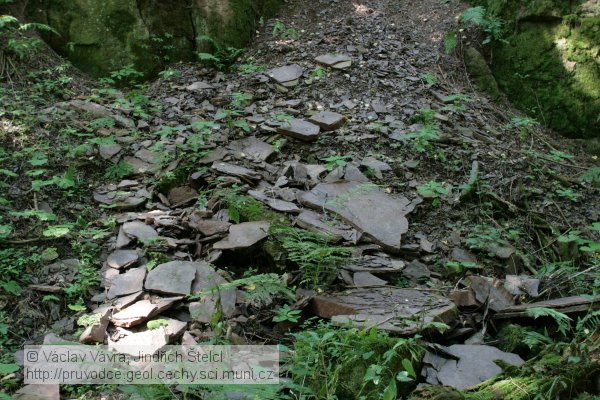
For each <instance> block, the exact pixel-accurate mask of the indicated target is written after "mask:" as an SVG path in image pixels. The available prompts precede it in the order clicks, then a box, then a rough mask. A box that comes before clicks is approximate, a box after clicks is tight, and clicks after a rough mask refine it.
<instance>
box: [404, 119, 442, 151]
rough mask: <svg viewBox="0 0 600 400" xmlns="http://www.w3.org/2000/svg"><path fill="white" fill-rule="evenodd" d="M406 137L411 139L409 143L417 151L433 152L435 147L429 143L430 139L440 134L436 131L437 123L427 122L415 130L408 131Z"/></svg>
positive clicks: (438, 136)
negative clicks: (427, 123)
mask: <svg viewBox="0 0 600 400" xmlns="http://www.w3.org/2000/svg"><path fill="white" fill-rule="evenodd" d="M406 137H407V138H408V139H410V140H411V143H412V145H413V147H414V148H415V150H416V151H417V152H419V153H425V152H430V153H434V152H435V147H434V146H433V145H432V144H431V141H433V140H437V139H439V138H440V135H439V133H438V127H437V125H435V124H429V125H425V126H423V127H422V128H421V129H419V130H418V131H416V132H410V133H408V134H407V135H406Z"/></svg>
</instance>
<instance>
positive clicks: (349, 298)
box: [310, 287, 457, 335]
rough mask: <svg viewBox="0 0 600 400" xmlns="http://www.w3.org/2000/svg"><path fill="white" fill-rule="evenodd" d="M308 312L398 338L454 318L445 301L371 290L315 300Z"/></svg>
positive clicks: (411, 291)
mask: <svg viewBox="0 0 600 400" xmlns="http://www.w3.org/2000/svg"><path fill="white" fill-rule="evenodd" d="M310 310H311V311H312V312H313V313H314V314H315V315H318V316H319V317H322V318H331V321H332V322H333V323H334V324H335V325H344V324H347V323H348V322H350V321H352V322H353V324H355V325H360V326H361V327H364V328H366V329H368V328H370V327H373V326H377V328H378V329H382V330H385V331H389V332H393V333H396V334H400V335H414V334H415V333H418V332H419V331H420V330H421V329H422V326H423V325H424V324H426V323H428V322H432V321H439V322H444V323H449V322H451V321H452V320H453V319H454V318H455V316H456V315H457V308H456V306H455V305H454V303H453V302H452V301H450V300H448V299H446V298H443V297H439V296H436V295H433V294H429V293H425V292H421V291H418V290H414V289H399V288H391V287H380V288H377V287H371V288H365V289H350V290H346V291H344V292H339V293H331V294H327V295H322V296H316V297H314V298H313V299H312V300H311V304H310Z"/></svg>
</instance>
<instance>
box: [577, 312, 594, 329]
mask: <svg viewBox="0 0 600 400" xmlns="http://www.w3.org/2000/svg"><path fill="white" fill-rule="evenodd" d="M599 326H600V310H593V311H590V312H588V313H587V314H586V315H585V316H584V317H583V318H579V319H578V320H577V325H576V327H575V330H576V331H577V332H578V333H583V332H584V331H585V330H589V331H592V332H593V331H595V330H596V329H598V327H599Z"/></svg>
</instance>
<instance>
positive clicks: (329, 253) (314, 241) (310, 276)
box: [269, 224, 353, 289]
mask: <svg viewBox="0 0 600 400" xmlns="http://www.w3.org/2000/svg"><path fill="white" fill-rule="evenodd" d="M269 233H270V234H271V236H272V237H273V238H275V239H276V240H277V241H279V242H280V243H281V245H282V246H283V248H284V249H285V250H286V251H287V253H288V254H287V255H288V259H289V260H290V261H293V262H295V263H296V264H298V266H299V267H300V271H301V272H302V275H303V277H302V283H304V284H307V285H308V286H309V287H310V288H312V289H316V288H319V287H322V286H327V285H329V284H331V283H332V282H333V280H334V279H335V277H336V276H337V273H338V269H337V267H338V266H339V265H340V264H343V263H344V262H347V261H348V260H349V259H350V257H351V256H352V254H353V253H352V250H351V249H349V248H347V247H340V246H332V245H331V238H330V237H328V236H326V235H322V234H318V233H314V232H309V231H306V230H303V229H297V228H292V227H289V226H285V225H279V224H275V225H272V226H271V229H270V230H269Z"/></svg>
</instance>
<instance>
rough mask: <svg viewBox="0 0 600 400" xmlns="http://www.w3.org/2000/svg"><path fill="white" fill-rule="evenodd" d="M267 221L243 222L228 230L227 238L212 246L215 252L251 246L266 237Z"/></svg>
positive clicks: (268, 225) (268, 223) (268, 224)
mask: <svg viewBox="0 0 600 400" xmlns="http://www.w3.org/2000/svg"><path fill="white" fill-rule="evenodd" d="M270 226H271V223H270V222H268V221H254V222H243V223H241V224H237V225H232V226H231V228H229V236H228V237H227V238H225V239H223V240H221V241H219V242H217V243H215V244H214V245H213V249H215V250H236V249H245V248H247V247H250V246H253V245H255V244H256V243H258V242H260V241H261V240H263V239H264V238H266V237H267V235H268V232H269V227H270Z"/></svg>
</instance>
